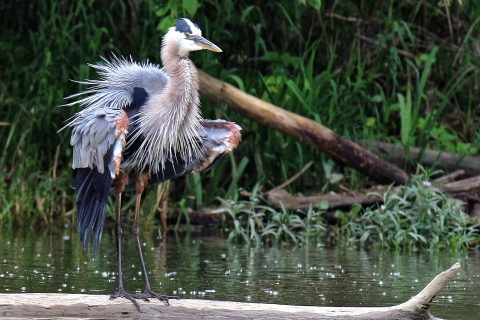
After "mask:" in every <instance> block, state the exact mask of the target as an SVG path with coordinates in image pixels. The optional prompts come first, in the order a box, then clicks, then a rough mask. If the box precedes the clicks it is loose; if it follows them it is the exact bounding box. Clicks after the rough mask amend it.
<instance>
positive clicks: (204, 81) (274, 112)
mask: <svg viewBox="0 0 480 320" xmlns="http://www.w3.org/2000/svg"><path fill="white" fill-rule="evenodd" d="M198 75H199V80H200V94H201V95H203V96H205V97H206V98H208V99H210V100H212V101H214V102H217V103H220V104H224V105H227V106H228V107H229V108H230V109H232V110H235V111H236V112H238V113H240V114H242V115H243V116H245V117H247V118H250V119H252V120H254V121H256V122H258V123H260V124H263V125H266V126H268V127H270V128H273V129H275V130H278V131H280V132H283V133H285V134H288V135H290V136H292V137H295V138H297V139H299V140H300V141H302V142H305V143H308V144H310V145H312V146H314V147H316V148H318V149H319V150H322V151H324V152H326V153H328V154H329V155H331V156H332V157H333V158H334V159H335V160H336V161H338V162H340V163H342V164H345V165H347V166H350V167H352V168H354V169H356V170H357V171H359V172H361V173H363V174H365V175H367V176H368V177H370V178H371V179H373V180H375V181H377V182H380V183H392V182H395V183H396V184H402V185H403V184H405V183H406V182H407V181H408V175H407V174H406V173H405V172H404V171H403V170H401V169H400V168H398V167H396V166H395V165H392V164H390V163H388V162H386V161H384V160H382V159H381V158H380V157H378V156H377V155H375V154H374V153H372V152H370V151H368V150H365V149H364V148H362V147H360V146H359V145H357V144H355V143H353V142H352V141H350V140H347V139H345V138H343V137H342V136H340V135H338V134H336V133H334V132H333V131H332V130H330V129H329V128H327V127H324V126H322V125H320V124H319V123H317V122H315V121H313V120H310V119H307V118H305V117H302V116H299V115H298V114H295V113H292V112H289V111H286V110H284V109H282V108H279V107H276V106H274V105H272V104H270V103H267V102H265V101H262V100H260V99H258V98H255V97H253V96H251V95H249V94H246V93H245V92H243V91H241V90H238V89H237V88H235V87H233V86H232V85H230V84H228V83H226V82H223V81H220V80H218V79H216V78H213V77H211V76H209V75H207V74H205V73H204V72H201V71H200V72H199V74H198Z"/></svg>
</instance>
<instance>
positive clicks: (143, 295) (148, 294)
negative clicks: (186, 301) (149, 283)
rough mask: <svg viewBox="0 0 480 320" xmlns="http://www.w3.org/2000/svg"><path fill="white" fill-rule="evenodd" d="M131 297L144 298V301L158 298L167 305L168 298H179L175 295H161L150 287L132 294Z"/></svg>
mask: <svg viewBox="0 0 480 320" xmlns="http://www.w3.org/2000/svg"><path fill="white" fill-rule="evenodd" d="M133 298H135V299H142V300H145V301H150V299H158V300H160V301H163V302H165V304H166V305H167V306H168V305H169V301H168V300H169V299H180V298H179V297H177V296H166V295H163V294H158V293H156V292H153V290H152V289H150V288H147V289H146V290H145V292H143V293H137V294H134V295H133Z"/></svg>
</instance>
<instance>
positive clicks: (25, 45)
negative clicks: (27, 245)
mask: <svg viewBox="0 0 480 320" xmlns="http://www.w3.org/2000/svg"><path fill="white" fill-rule="evenodd" d="M444 9H445V8H444V7H443V6H440V4H439V3H437V2H430V1H423V2H419V3H417V2H404V1H370V0H368V1H367V0H364V1H359V2H358V1H355V2H354V1H335V2H332V1H330V2H325V1H319V0H296V1H291V0H277V1H255V2H244V1H230V0H226V1H219V0H205V1H197V0H167V1H157V0H143V1H140V2H136V1H133V2H129V1H127V2H125V1H119V0H114V1H102V0H93V1H92V0H88V1H76V2H71V1H66V0H61V1H53V0H39V1H34V2H26V1H23V2H12V1H10V2H8V3H6V4H5V5H4V6H1V7H0V12H1V14H2V19H0V50H1V51H2V57H1V58H0V59H1V63H0V74H1V77H0V104H1V105H2V108H1V109H0V141H2V155H1V156H0V203H1V205H0V219H1V223H5V224H12V223H14V222H16V223H19V224H20V223H23V224H33V223H35V222H36V223H40V224H42V225H45V226H51V225H52V223H54V222H56V221H61V222H65V221H66V222H73V221H70V219H71V217H73V215H72V211H71V208H73V203H74V192H73V191H72V190H70V188H69V186H68V184H69V174H70V169H69V168H70V164H71V156H72V155H71V150H70V147H69V143H68V141H69V133H70V132H69V131H68V130H65V131H60V132H58V133H57V130H59V129H60V128H61V127H62V126H63V125H64V123H65V122H64V121H65V120H66V119H68V118H69V117H71V116H72V115H73V114H74V113H75V112H76V111H78V109H73V108H64V107H63V108H58V107H57V106H59V105H61V104H62V103H64V101H63V97H65V96H68V95H70V94H73V93H76V92H78V91H80V90H84V89H85V87H84V85H82V84H78V83H74V82H71V81H69V79H76V80H81V79H85V78H91V79H94V78H96V77H97V75H96V74H94V73H93V72H92V71H91V69H90V68H89V67H87V65H86V63H87V62H91V63H95V62H98V61H99V60H100V58H99V56H105V57H110V56H111V54H112V53H114V54H116V55H123V56H129V55H131V56H132V57H133V59H135V60H144V59H149V60H150V61H154V62H158V63H160V60H159V50H160V44H161V37H162V36H163V34H164V33H165V32H166V30H167V29H168V28H169V27H170V26H171V25H173V23H174V21H175V19H177V18H178V17H182V16H187V17H189V18H192V19H193V20H195V22H197V23H198V25H199V26H200V27H201V28H202V31H203V34H204V35H205V36H206V37H207V38H209V39H210V40H212V41H213V42H214V43H216V44H217V45H219V46H220V47H221V48H222V49H223V53H222V54H213V53H210V52H200V53H194V54H192V55H191V57H192V59H193V60H194V62H195V64H196V65H197V66H198V67H199V68H200V69H202V70H204V71H206V72H208V73H209V74H211V75H213V76H215V77H218V78H220V79H222V80H224V81H227V82H229V83H231V84H233V85H235V86H237V87H239V88H240V89H242V90H244V91H245V92H248V93H250V94H253V95H255V96H257V97H261V98H262V99H264V100H266V101H268V102H271V103H273V104H276V105H278V106H280V107H282V108H285V109H287V110H289V111H292V112H295V113H298V114H300V115H303V116H305V117H309V118H311V119H314V120H315V121H317V122H319V123H322V124H324V125H326V126H328V127H329V128H331V129H332V130H333V131H335V132H336V133H338V134H340V135H342V136H344V137H346V138H349V139H352V140H354V141H356V140H359V139H375V140H385V141H401V142H402V143H403V144H404V145H405V146H406V147H407V148H408V146H420V147H425V148H426V147H433V148H438V149H440V150H447V151H452V152H458V153H463V154H475V153H478V150H479V148H480V134H479V132H480V121H479V119H480V111H479V108H478V105H479V104H480V100H479V99H480V96H479V95H478V86H477V83H480V79H479V76H480V73H479V72H478V67H479V65H480V59H479V55H478V52H477V50H476V48H477V46H478V43H477V42H478V41H477V39H478V37H479V34H480V24H478V23H477V24H474V22H475V19H477V17H478V15H479V14H480V5H479V4H477V3H476V2H475V1H468V2H464V3H463V4H462V3H460V2H458V1H451V2H450V6H449V12H450V17H447V15H446V14H445V10H444ZM448 19H451V20H452V21H450V22H452V25H453V29H452V30H451V31H450V29H449V28H446V26H448V25H449V23H448V22H449V20H448ZM433 32H435V34H434V33H433ZM202 111H203V114H204V116H205V118H225V119H228V120H231V121H235V122H237V123H238V124H239V125H241V126H242V128H243V131H242V143H241V145H240V146H239V148H238V149H237V150H235V152H234V154H233V155H230V156H229V157H228V158H227V159H225V160H223V161H222V162H221V163H219V165H217V166H216V167H215V168H214V169H213V170H212V171H211V172H209V173H207V174H203V175H202V176H201V177H200V176H198V175H197V176H195V175H193V176H189V177H187V178H185V179H178V180H176V181H174V182H172V190H173V191H174V192H172V194H171V197H172V202H173V203H181V202H180V201H182V199H185V203H184V206H185V207H196V208H199V207H202V206H208V205H210V204H212V203H213V202H214V201H215V199H216V198H217V197H222V198H224V199H235V198H236V196H237V195H236V194H237V190H238V188H239V186H241V187H243V188H245V189H247V190H250V189H252V188H255V186H256V184H257V183H258V182H259V183H260V186H259V189H262V190H265V189H269V188H271V187H274V186H277V185H279V184H280V183H282V182H284V181H285V180H287V179H288V178H289V177H291V176H292V175H294V174H296V173H297V172H299V171H300V170H301V169H302V168H303V167H304V166H305V164H306V163H307V162H309V161H310V160H315V161H314V164H313V166H312V167H311V168H310V169H309V174H306V175H303V176H302V177H300V178H299V179H297V180H296V181H295V182H294V183H292V184H290V185H289V187H288V188H289V189H290V190H289V191H291V192H298V191H300V192H303V193H309V192H317V191H318V190H319V189H320V188H322V187H324V186H326V191H329V190H336V189H337V188H338V186H339V181H340V179H341V183H342V185H345V186H347V187H349V188H352V189H355V188H360V187H362V186H363V185H364V181H365V179H364V178H363V177H362V176H361V175H360V174H358V173H356V172H354V171H353V170H351V169H350V168H345V167H343V166H340V165H338V164H337V163H335V162H333V161H332V160H331V159H330V158H329V157H328V156H327V155H325V154H323V153H321V152H320V151H318V150H315V149H313V148H311V147H309V146H306V145H305V144H303V143H301V142H299V141H297V140H295V139H293V138H291V137H288V136H285V135H283V134H280V133H278V132H275V131H273V130H270V129H268V128H266V127H264V126H260V125H258V124H257V123H255V122H253V121H250V120H248V119H245V118H243V117H241V116H240V115H238V114H236V113H234V112H232V111H230V110H228V109H225V108H224V107H223V106H218V105H216V104H214V103H212V102H209V101H202ZM57 148H59V150H60V151H59V154H58V158H57V159H56V157H55V154H56V150H57ZM155 195H156V194H155V188H151V189H150V190H149V191H148V194H147V195H146V198H147V199H148V201H150V202H151V203H153V204H154V203H156V202H155V201H154V200H155V199H154V198H155ZM125 200H126V201H125V202H124V204H125V205H124V209H125V210H126V211H132V203H133V202H132V201H129V200H128V196H127V199H125ZM112 208H113V206H110V207H109V210H108V212H109V216H113V211H114V210H113V209H112ZM152 212H154V210H151V209H148V208H147V210H146V214H147V216H148V219H154V218H153V217H155V216H156V215H154V214H152ZM278 214H282V215H284V217H282V218H280V217H279V220H278V221H277V220H272V221H270V220H269V221H267V220H265V225H268V223H270V226H271V228H270V229H269V230H272V231H273V230H275V232H276V231H278V230H280V226H283V225H285V223H286V225H288V224H289V222H288V219H293V220H292V221H296V220H295V219H294V217H293V216H287V214H286V213H285V212H283V213H278ZM288 215H291V213H288ZM243 216H245V215H243ZM237 220H238V219H237ZM239 221H240V220H239ZM281 230H283V227H282V228H281ZM282 234H284V235H286V233H283V231H282ZM250 235H251V234H248V237H249V238H250ZM254 237H255V236H254ZM283 237H284V236H282V237H281V238H283ZM270 239H273V240H272V241H275V240H274V239H275V238H270ZM283 239H284V238H283Z"/></svg>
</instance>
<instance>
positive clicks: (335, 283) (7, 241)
mask: <svg viewBox="0 0 480 320" xmlns="http://www.w3.org/2000/svg"><path fill="white" fill-rule="evenodd" d="M142 241H143V244H142V245H143V249H144V255H145V260H146V263H147V270H149V274H150V276H149V277H150V281H151V284H152V287H153V289H154V290H155V291H156V292H158V293H161V294H168V295H178V296H180V297H181V298H183V299H188V298H195V299H215V300H227V301H247V302H263V303H278V304H290V305H312V306H315V305H316V306H352V307H354V306H357V307H360V306H392V305H396V304H399V303H402V302H404V301H406V300H408V299H409V298H410V297H412V296H414V295H416V294H417V293H418V292H419V291H420V290H421V289H423V287H424V286H425V285H426V284H427V283H428V282H430V280H431V279H433V278H434V277H435V276H436V275H437V274H438V273H440V272H442V271H444V270H446V269H448V268H450V267H451V266H452V265H453V264H454V263H455V262H457V261H460V263H461V264H462V267H461V269H460V272H459V273H458V274H457V276H456V277H455V278H454V279H453V281H452V282H451V283H450V284H449V286H448V287H447V288H446V289H445V290H444V291H442V292H441V293H440V295H438V296H437V297H436V298H435V300H434V303H433V306H432V308H431V312H432V314H433V315H435V316H437V317H441V318H445V319H459V320H461V319H475V318H476V317H477V316H478V312H479V311H480V307H479V299H478V295H479V293H480V259H479V258H480V255H479V254H478V253H477V252H458V253H422V254H405V253H391V252H376V251H370V252H366V251H362V250H355V249H350V248H327V247H324V246H317V245H315V246H304V247H301V248H292V247H291V246H286V247H280V248H271V247H262V248H250V247H245V246H244V245H229V244H227V243H226V241H225V240H223V239H222V238H221V237H220V236H219V235H218V234H215V233H213V234H212V233H211V234H195V233H192V234H174V233H172V234H170V235H169V236H168V237H163V238H161V237H160V235H159V234H158V233H157V232H153V233H152V234H148V235H143V237H142ZM123 248H124V249H123V252H124V253H125V256H124V264H123V265H124V273H125V279H124V282H125V287H126V289H127V291H129V292H135V291H137V292H141V291H143V281H142V277H141V275H140V273H139V268H138V267H139V265H138V261H137V255H136V251H135V247H134V243H133V241H132V239H131V236H130V235H129V234H126V235H125V236H124V247H123ZM115 259H116V253H115V239H114V235H113V232H112V231H111V230H109V231H107V232H105V233H104V237H103V239H102V243H101V247H100V250H99V254H98V256H97V259H96V260H93V259H92V256H91V255H87V254H86V253H85V251H84V250H83V247H82V246H81V244H80V243H79V240H78V235H77V234H76V233H75V232H74V231H73V230H65V231H63V233H61V234H42V233H36V232H34V231H27V232H25V231H24V232H17V233H12V232H3V233H0V292H5V293H7V292H8V293H14V292H64V293H88V294H111V293H113V292H114V291H115V290H116V285H117V279H116V260H115Z"/></svg>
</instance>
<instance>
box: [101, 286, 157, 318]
mask: <svg viewBox="0 0 480 320" xmlns="http://www.w3.org/2000/svg"><path fill="white" fill-rule="evenodd" d="M117 298H125V299H127V300H130V301H131V302H132V303H133V304H134V305H135V307H136V308H137V311H138V312H140V305H139V304H138V302H137V301H135V299H137V297H135V295H133V294H130V293H128V292H126V291H125V289H123V288H119V289H118V290H117V292H115V293H114V294H112V295H111V296H110V300H113V299H117ZM146 300H147V301H149V300H148V299H146Z"/></svg>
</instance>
